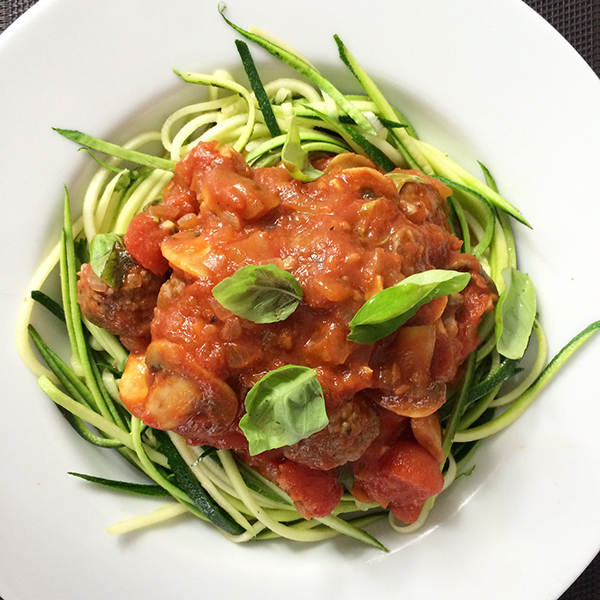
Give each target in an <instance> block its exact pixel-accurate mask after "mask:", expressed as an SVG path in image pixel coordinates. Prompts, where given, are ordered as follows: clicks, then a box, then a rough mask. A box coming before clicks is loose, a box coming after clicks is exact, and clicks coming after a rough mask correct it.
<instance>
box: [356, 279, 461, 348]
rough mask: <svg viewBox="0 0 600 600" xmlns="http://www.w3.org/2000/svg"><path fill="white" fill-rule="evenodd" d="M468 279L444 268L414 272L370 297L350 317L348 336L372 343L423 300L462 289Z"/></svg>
mask: <svg viewBox="0 0 600 600" xmlns="http://www.w3.org/2000/svg"><path fill="white" fill-rule="evenodd" d="M470 279H471V275H470V274H469V273H460V272H458V271H446V270H444V269H432V270H430V271H423V272H422V273H415V274H414V275H411V276H410V277H407V278H406V279H403V280H402V281H400V282H399V283H397V284H396V285H394V286H392V287H389V288H386V289H385V290H382V291H381V292H379V293H377V294H375V295H374V296H372V297H371V298H369V300H367V301H366V302H365V304H363V306H362V307H361V308H360V310H359V311H358V312H357V313H356V314H355V315H354V318H353V319H352V321H350V334H349V335H348V339H349V340H350V341H351V342H358V343H359V344H374V343H375V342H377V341H379V340H380V339H382V338H384V337H386V336H387V335H390V334H391V333H394V331H396V329H398V328H399V327H401V326H402V325H404V323H406V321H408V320H409V319H410V318H411V317H412V316H414V315H415V314H416V312H417V310H419V308H420V307H421V306H423V305H424V304H427V303H428V302H430V301H431V300H434V299H435V298H439V297H440V296H448V295H449V294H456V293H457V292H460V291H461V290H463V289H464V288H465V287H466V285H467V284H468V283H469V281H470Z"/></svg>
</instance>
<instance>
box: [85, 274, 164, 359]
mask: <svg viewBox="0 0 600 600" xmlns="http://www.w3.org/2000/svg"><path fill="white" fill-rule="evenodd" d="M79 275H80V279H79V281H78V283H77V298H78V301H79V306H80V307H81V311H82V312H83V315H84V316H85V317H86V318H87V319H88V320H89V321H90V322H91V323H93V324H94V325H97V326H98V327H102V328H103V329H106V331H108V332H110V333H113V334H115V335H118V336H120V338H121V341H122V342H123V344H124V345H125V346H126V347H127V348H128V349H129V350H131V351H140V350H143V349H144V348H145V347H146V346H147V345H148V343H149V342H150V322H151V321H152V317H153V315H154V307H155V306H156V299H157V297H158V293H159V291H160V287H161V285H162V284H163V282H164V280H165V278H166V276H165V275H154V274H153V273H151V272H150V271H148V270H147V269H144V268H143V267H141V266H140V265H138V264H137V263H134V264H132V265H131V267H130V268H129V270H128V272H127V275H126V277H125V279H124V281H123V284H122V285H121V286H120V287H118V288H116V287H110V286H108V285H107V284H106V283H104V281H102V280H101V279H100V278H99V277H98V276H97V275H96V274H95V273H94V271H93V270H92V267H91V266H90V265H89V264H84V265H83V266H82V267H81V272H80V274H79Z"/></svg>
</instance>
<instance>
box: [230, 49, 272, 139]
mask: <svg viewBox="0 0 600 600" xmlns="http://www.w3.org/2000/svg"><path fill="white" fill-rule="evenodd" d="M235 45H236V47H237V49H238V52H239V54H240V57H241V59H242V66H243V67H244V71H246V75H247V76H248V80H249V81H250V85H251V87H252V90H253V91H254V95H255V96H256V100H257V102H258V105H259V106H260V110H261V112H262V115H263V118H264V120H265V124H266V126H267V127H268V128H269V133H270V134H271V137H277V136H278V135H281V129H279V125H278V124H277V119H276V118H275V115H274V114H273V109H272V108H271V103H270V102H269V98H268V96H267V93H266V92H265V88H264V87H263V84H262V81H261V80H260V75H259V74H258V70H257V69H256V65H255V64H254V60H253V59H252V55H251V54H250V50H249V49H248V44H246V43H245V42H242V41H241V40H235Z"/></svg>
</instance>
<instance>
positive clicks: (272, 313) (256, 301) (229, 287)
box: [213, 265, 302, 323]
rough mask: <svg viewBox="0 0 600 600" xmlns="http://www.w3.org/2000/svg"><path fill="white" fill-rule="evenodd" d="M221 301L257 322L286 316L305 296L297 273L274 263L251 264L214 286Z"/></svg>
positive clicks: (214, 294) (227, 306) (240, 314)
mask: <svg viewBox="0 0 600 600" xmlns="http://www.w3.org/2000/svg"><path fill="white" fill-rule="evenodd" d="M213 296H214V297H215V298H216V299H217V301H218V302H219V304H221V305H222V306H224V307H225V308H226V309H228V310H230V311H231V312H232V313H233V314H235V315H237V316H238V317H242V318H244V319H248V320H249V321H252V322H254V323H275V322H276V321H283V320H284V319H287V318H288V317H289V316H290V315H291V314H292V313H293V312H294V311H295V310H296V307H297V306H298V304H299V302H300V300H302V288H301V287H300V285H299V284H298V282H297V281H296V280H295V279H294V276H293V275H292V274H291V273H288V272H287V271H284V270H282V269H280V268H279V267H276V266H275V265H248V266H246V267H242V268H241V269H238V270H237V271H236V272H235V273H234V274H233V275H231V277H227V278H225V279H223V281H221V282H220V283H218V284H217V285H216V286H215V287H214V288H213Z"/></svg>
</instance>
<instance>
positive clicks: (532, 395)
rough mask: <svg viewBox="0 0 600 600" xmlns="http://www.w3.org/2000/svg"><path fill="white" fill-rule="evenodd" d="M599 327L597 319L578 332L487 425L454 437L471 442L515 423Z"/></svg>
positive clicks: (460, 440) (456, 439)
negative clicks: (536, 376) (516, 397)
mask: <svg viewBox="0 0 600 600" xmlns="http://www.w3.org/2000/svg"><path fill="white" fill-rule="evenodd" d="M598 329H600V321H595V322H594V323H592V324H591V325H588V327H586V328H585V329H584V330H583V331H581V332H580V333H578V334H577V335H576V336H575V337H574V338H573V339H572V340H571V341H570V342H568V343H567V344H566V345H565V346H564V347H563V348H562V349H561V350H560V352H559V353H558V354H557V355H556V356H555V357H554V358H553V359H552V360H551V361H550V362H549V363H548V365H547V366H546V368H545V369H544V370H543V371H542V373H541V374H540V375H539V377H538V378H537V379H536V381H535V383H534V384H533V385H532V386H531V387H530V388H529V389H527V390H526V391H525V392H524V393H523V394H521V396H520V397H519V398H518V399H517V400H516V401H515V403H514V404H513V405H512V406H511V407H510V408H509V409H508V410H506V411H505V412H504V413H502V414H501V415H500V416H499V417H496V418H495V419H494V420H492V421H490V422H489V423H486V424H485V425H481V426H478V427H473V428H471V429H466V430H464V431H459V432H457V434H456V436H455V438H454V439H455V441H457V442H471V441H474V440H479V439H482V438H485V437H488V436H490V435H493V434H494V433H498V432H499V431H501V430H502V429H504V428H506V427H508V426H509V425H510V424H512V423H514V422H515V421H516V420H517V419H518V418H519V417H520V416H521V415H522V414H523V413H524V412H525V411H526V410H527V409H528V408H529V407H530V406H531V404H532V403H533V401H534V400H535V399H536V398H537V397H538V395H539V393H540V392H541V391H542V390H543V389H544V388H545V387H546V386H547V385H548V383H550V381H551V380H552V378H553V377H554V376H555V375H556V374H557V373H558V371H559V369H560V368H561V367H562V366H563V365H564V364H565V362H566V361H567V360H568V359H569V358H570V357H571V356H572V355H573V353H574V352H575V351H576V350H577V349H578V348H580V347H581V345H582V344H584V343H585V342H586V341H587V340H588V339H589V338H590V337H591V336H592V335H594V333H596V331H598Z"/></svg>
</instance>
